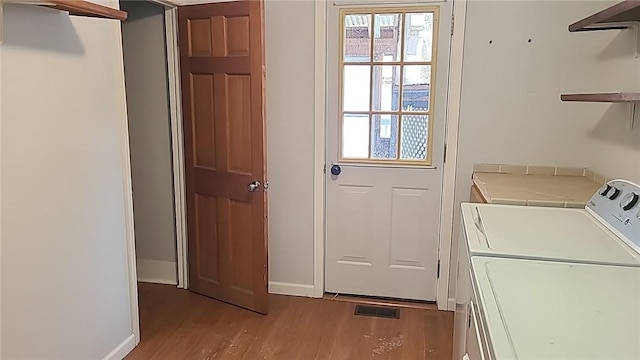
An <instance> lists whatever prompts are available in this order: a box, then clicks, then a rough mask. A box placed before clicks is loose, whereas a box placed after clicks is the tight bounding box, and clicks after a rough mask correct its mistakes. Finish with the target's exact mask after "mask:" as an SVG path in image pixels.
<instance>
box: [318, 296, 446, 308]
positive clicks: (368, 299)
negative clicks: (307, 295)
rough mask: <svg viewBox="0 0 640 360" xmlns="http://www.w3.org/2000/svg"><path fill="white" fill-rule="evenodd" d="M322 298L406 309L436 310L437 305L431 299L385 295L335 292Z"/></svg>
mask: <svg viewBox="0 0 640 360" xmlns="http://www.w3.org/2000/svg"><path fill="white" fill-rule="evenodd" d="M322 298H323V299H325V300H330V301H342V302H350V303H355V304H365V305H372V306H393V307H399V308H407V309H421V310H438V306H437V305H436V303H435V302H432V301H419V300H406V299H393V298H385V297H375V296H365V295H350V294H336V293H324V296H323V297H322Z"/></svg>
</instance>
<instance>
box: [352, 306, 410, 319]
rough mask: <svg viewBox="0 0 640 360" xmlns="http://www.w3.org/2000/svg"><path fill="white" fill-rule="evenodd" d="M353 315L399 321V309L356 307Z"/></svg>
mask: <svg viewBox="0 0 640 360" xmlns="http://www.w3.org/2000/svg"><path fill="white" fill-rule="evenodd" d="M353 314H354V315H358V316H371V317H379V318H385V319H400V309H398V308H392V307H383V306H369V305H356V311H355V312H354V313H353Z"/></svg>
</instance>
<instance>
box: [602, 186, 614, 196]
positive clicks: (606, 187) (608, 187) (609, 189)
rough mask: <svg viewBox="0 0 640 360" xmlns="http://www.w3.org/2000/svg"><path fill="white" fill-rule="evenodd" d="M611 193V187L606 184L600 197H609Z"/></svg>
mask: <svg viewBox="0 0 640 360" xmlns="http://www.w3.org/2000/svg"><path fill="white" fill-rule="evenodd" d="M609 191H611V185H609V184H606V185H605V186H604V187H603V188H602V191H601V192H600V195H602V196H607V194H608V193H609Z"/></svg>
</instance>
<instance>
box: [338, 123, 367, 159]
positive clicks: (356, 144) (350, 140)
mask: <svg viewBox="0 0 640 360" xmlns="http://www.w3.org/2000/svg"><path fill="white" fill-rule="evenodd" d="M342 157H343V158H348V159H363V158H364V159H366V158H368V157H369V115H368V114H345V115H344V118H343V121H342Z"/></svg>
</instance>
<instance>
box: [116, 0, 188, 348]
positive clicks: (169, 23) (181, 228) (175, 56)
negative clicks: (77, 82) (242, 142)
mask: <svg viewBox="0 0 640 360" xmlns="http://www.w3.org/2000/svg"><path fill="white" fill-rule="evenodd" d="M148 1H149V2H152V3H155V4H158V5H161V6H163V7H164V8H165V12H164V14H165V32H166V33H165V38H166V52H167V75H168V82H169V84H168V86H169V110H170V118H171V148H172V153H173V154H172V159H173V188H174V207H175V210H174V211H175V221H176V223H175V229H176V251H177V262H178V269H177V270H178V287H179V288H184V289H186V288H187V286H188V283H187V235H186V226H185V224H186V217H185V216H186V215H185V212H186V204H185V200H184V199H185V197H184V153H183V151H184V145H183V138H182V107H181V104H182V103H181V93H180V52H179V50H178V8H177V6H178V5H176V4H174V3H172V2H171V1H167V0H148ZM125 91H126V90H125ZM123 173H124V189H125V190H127V189H128V191H129V193H128V194H126V195H125V211H124V215H125V242H126V249H127V267H128V270H129V304H130V308H131V328H132V332H133V335H134V336H135V344H136V345H138V343H140V315H139V308H138V276H137V270H136V243H135V232H134V220H133V196H132V193H131V189H132V187H131V163H130V150H129V134H128V130H125V142H124V151H123Z"/></svg>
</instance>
